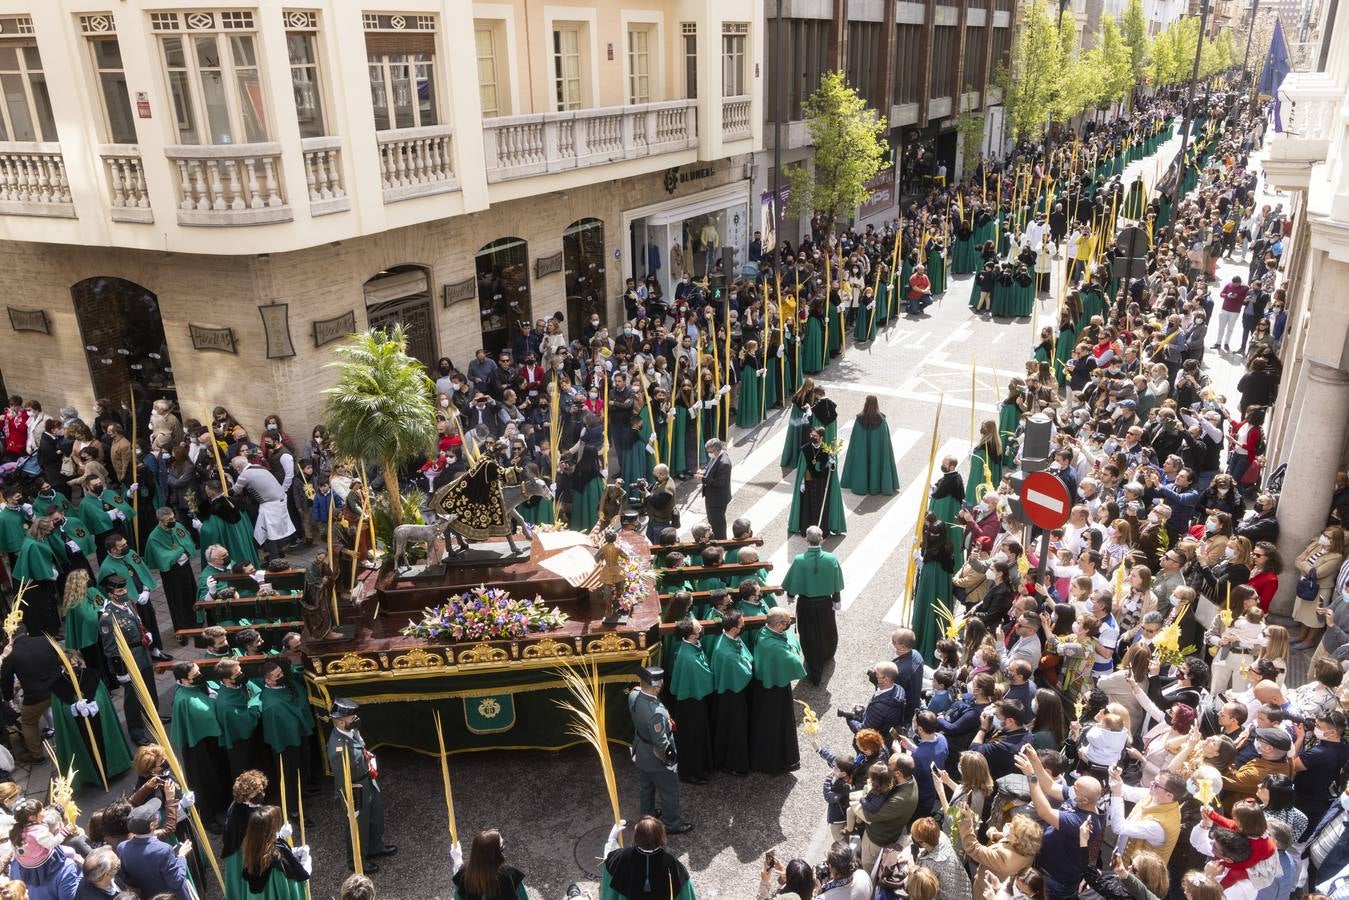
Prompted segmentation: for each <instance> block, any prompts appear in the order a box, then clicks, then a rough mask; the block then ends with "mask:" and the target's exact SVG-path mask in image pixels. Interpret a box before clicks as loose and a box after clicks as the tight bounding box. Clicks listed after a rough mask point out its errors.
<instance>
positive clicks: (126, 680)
mask: <svg viewBox="0 0 1349 900" xmlns="http://www.w3.org/2000/svg"><path fill="white" fill-rule="evenodd" d="M117 683H118V684H130V683H131V676H130V675H118V676H117Z"/></svg>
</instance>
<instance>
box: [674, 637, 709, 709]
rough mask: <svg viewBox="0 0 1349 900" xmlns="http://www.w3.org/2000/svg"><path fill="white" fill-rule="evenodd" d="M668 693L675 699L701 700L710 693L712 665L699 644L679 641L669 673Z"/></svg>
mask: <svg viewBox="0 0 1349 900" xmlns="http://www.w3.org/2000/svg"><path fill="white" fill-rule="evenodd" d="M670 693H671V694H672V695H673V696H674V698H675V699H676V700H701V699H703V698H704V697H706V696H707V695H708V694H710V693H712V667H711V666H710V665H708V662H707V657H705V656H704V655H703V648H702V647H700V646H699V645H697V644H690V643H688V642H687V641H680V642H679V649H678V650H677V651H676V652H675V661H674V672H673V674H671V675H670Z"/></svg>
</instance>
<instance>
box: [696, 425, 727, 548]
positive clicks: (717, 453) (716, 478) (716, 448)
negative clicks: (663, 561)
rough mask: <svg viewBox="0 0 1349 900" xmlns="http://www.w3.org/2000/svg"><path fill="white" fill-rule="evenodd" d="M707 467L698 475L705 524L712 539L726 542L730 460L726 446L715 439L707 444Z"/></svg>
mask: <svg viewBox="0 0 1349 900" xmlns="http://www.w3.org/2000/svg"><path fill="white" fill-rule="evenodd" d="M706 446H707V465H706V466H704V467H703V470H702V471H701V472H699V473H698V480H699V481H701V482H702V483H703V502H704V503H705V504H706V506H707V524H709V525H711V526H712V537H713V538H715V539H716V540H719V541H724V540H726V507H728V506H730V505H731V459H730V457H728V456H727V455H726V446H725V445H724V444H723V443H722V442H721V441H719V440H717V439H716V438H712V439H711V440H710V441H708V442H707V444H706Z"/></svg>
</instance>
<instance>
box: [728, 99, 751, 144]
mask: <svg viewBox="0 0 1349 900" xmlns="http://www.w3.org/2000/svg"><path fill="white" fill-rule="evenodd" d="M749 107H750V98H749V97H725V98H723V99H722V101H721V139H722V140H723V141H738V140H740V139H742V138H747V137H750V136H752V135H753V133H754V129H753V127H752V126H751V125H750V121H749Z"/></svg>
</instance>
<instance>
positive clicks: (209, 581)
mask: <svg viewBox="0 0 1349 900" xmlns="http://www.w3.org/2000/svg"><path fill="white" fill-rule="evenodd" d="M216 584H218V582H217V581H216V580H215V576H214V575H207V576H206V593H208V594H214V593H215V586H216Z"/></svg>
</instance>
